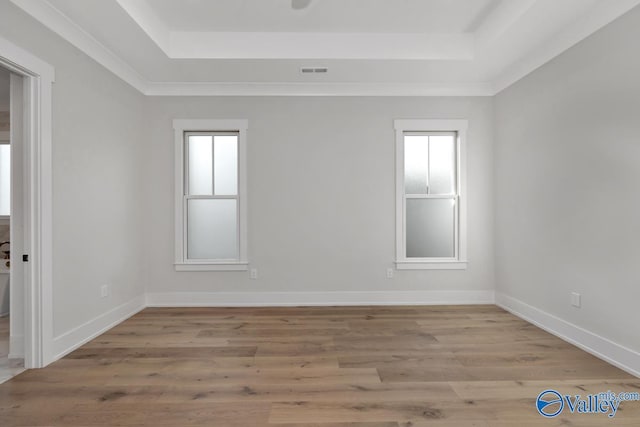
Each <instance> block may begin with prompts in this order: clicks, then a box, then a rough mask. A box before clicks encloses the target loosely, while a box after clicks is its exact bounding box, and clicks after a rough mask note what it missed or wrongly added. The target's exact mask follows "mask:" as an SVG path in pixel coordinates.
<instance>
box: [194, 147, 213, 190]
mask: <svg viewBox="0 0 640 427" xmlns="http://www.w3.org/2000/svg"><path fill="white" fill-rule="evenodd" d="M188 144H189V147H188V152H189V194H190V195H209V196H210V195H212V194H213V138H212V137H211V136H210V135H209V136H208V135H189V142H188Z"/></svg>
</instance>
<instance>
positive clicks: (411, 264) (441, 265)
mask: <svg viewBox="0 0 640 427" xmlns="http://www.w3.org/2000/svg"><path fill="white" fill-rule="evenodd" d="M467 264H468V263H467V262H465V261H446V262H444V261H431V262H420V261H396V268H397V269H398V270H466V269H467Z"/></svg>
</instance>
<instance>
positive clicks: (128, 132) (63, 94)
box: [0, 1, 147, 336]
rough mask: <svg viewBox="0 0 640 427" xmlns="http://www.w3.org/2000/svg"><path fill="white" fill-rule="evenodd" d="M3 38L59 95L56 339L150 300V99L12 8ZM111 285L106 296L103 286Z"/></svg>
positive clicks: (0, 25) (0, 30) (1, 16)
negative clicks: (24, 53) (44, 66)
mask: <svg viewBox="0 0 640 427" xmlns="http://www.w3.org/2000/svg"><path fill="white" fill-rule="evenodd" d="M0 35H1V36H2V37H5V38H7V39H8V40H10V41H11V42H13V43H15V44H16V45H18V46H20V47H22V48H24V49H26V50H28V51H29V52H31V53H32V54H34V55H36V56H38V57H40V58H41V59H43V60H44V61H46V62H48V63H49V64H51V65H53V66H54V67H55V70H56V82H55V84H54V87H53V209H54V212H53V215H54V224H53V229H54V236H53V237H54V248H53V249H54V260H53V261H54V271H53V275H54V276H53V296H54V305H53V310H54V333H55V335H56V336H58V335H60V334H62V333H64V332H67V331H69V330H71V329H73V328H75V327H77V326H80V325H82V324H83V323H85V322H87V321H88V320H91V319H93V318H95V317H96V316H99V315H100V314H102V313H105V312H107V311H109V310H110V309H112V308H114V307H116V306H118V305H120V304H122V303H124V302H127V301H130V300H131V299H132V298H133V297H135V296H137V295H141V294H143V293H144V281H143V280H144V276H143V274H142V271H143V259H142V252H143V245H142V239H141V238H140V235H141V232H140V230H141V228H142V223H143V218H142V212H143V210H142V202H141V201H142V192H143V187H142V179H141V172H140V164H141V163H143V162H145V161H147V157H145V153H144V152H143V151H142V149H143V144H141V140H142V138H143V135H144V134H143V131H144V128H143V127H142V125H141V123H142V120H143V111H142V108H143V105H144V99H143V96H142V95H140V94H139V93H138V92H137V91H135V90H134V89H132V88H131V87H129V86H128V85H127V84H125V83H123V82H122V81H121V80H120V79H119V78H117V77H115V76H114V75H113V74H111V73H110V72H109V71H107V70H105V69H104V68H103V67H102V66H100V65H98V64H97V63H95V62H94V61H93V60H91V59H89V58H88V57H87V56H86V55H84V54H83V53H81V52H80V51H78V50H77V49H75V48H74V47H72V46H71V45H70V44H69V43H67V42H65V41H63V40H62V39H61V38H59V37H58V36H56V35H55V34H53V33H52V32H50V31H49V30H47V29H45V28H44V27H43V26H42V25H40V24H39V23H37V22H36V21H34V20H33V19H32V18H30V17H28V16H27V15H26V14H25V13H24V12H22V11H20V10H19V9H18V8H16V7H15V6H13V5H12V4H10V3H9V2H7V1H1V2H0ZM105 283H109V284H111V285H112V289H111V296H109V297H107V298H104V299H101V298H100V289H99V288H100V285H102V284H105Z"/></svg>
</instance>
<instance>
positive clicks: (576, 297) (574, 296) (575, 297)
mask: <svg viewBox="0 0 640 427" xmlns="http://www.w3.org/2000/svg"><path fill="white" fill-rule="evenodd" d="M580 299H581V298H580V294H579V293H577V292H571V305H572V306H574V307H578V308H580V305H581V301H580Z"/></svg>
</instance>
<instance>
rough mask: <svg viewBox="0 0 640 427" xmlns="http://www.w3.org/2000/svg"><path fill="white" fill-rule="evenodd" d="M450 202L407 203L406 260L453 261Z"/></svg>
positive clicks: (452, 206)
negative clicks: (451, 259) (439, 259)
mask: <svg viewBox="0 0 640 427" xmlns="http://www.w3.org/2000/svg"><path fill="white" fill-rule="evenodd" d="M454 225H455V214H454V201H453V199H407V248H406V249H407V258H432V257H433V258H453V257H454V256H455V253H454V238H455V231H454V230H455V227H454Z"/></svg>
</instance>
